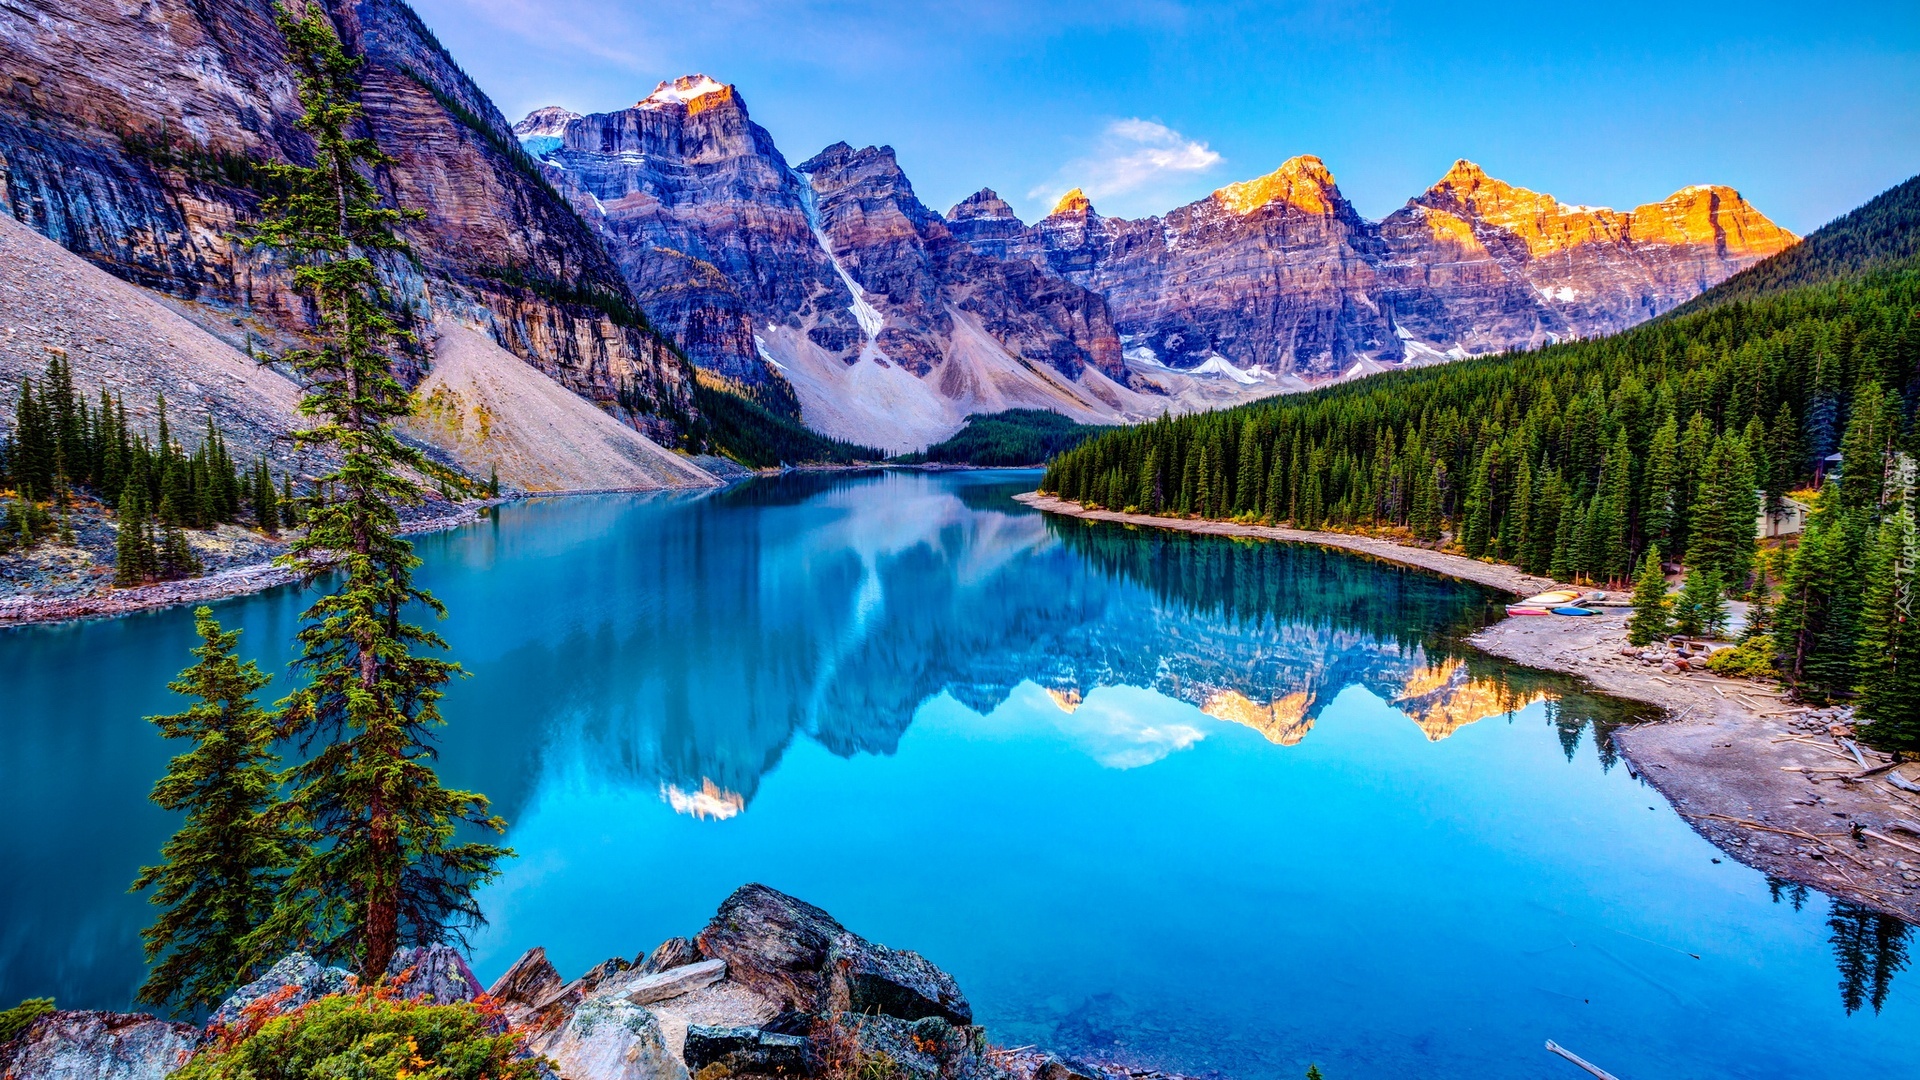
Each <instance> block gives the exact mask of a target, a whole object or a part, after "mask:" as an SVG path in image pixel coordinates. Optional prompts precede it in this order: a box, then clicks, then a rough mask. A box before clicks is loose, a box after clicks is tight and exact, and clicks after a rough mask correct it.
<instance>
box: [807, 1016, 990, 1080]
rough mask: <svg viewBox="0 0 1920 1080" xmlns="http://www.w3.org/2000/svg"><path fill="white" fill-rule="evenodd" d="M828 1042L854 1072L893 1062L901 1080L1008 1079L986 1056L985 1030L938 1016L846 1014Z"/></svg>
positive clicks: (836, 1019)
mask: <svg viewBox="0 0 1920 1080" xmlns="http://www.w3.org/2000/svg"><path fill="white" fill-rule="evenodd" d="M826 1039H827V1040H828V1041H831V1042H835V1043H837V1044H838V1052H839V1053H840V1054H842V1055H845V1056H846V1057H849V1058H851V1060H852V1061H853V1062H854V1063H855V1067H856V1068H858V1067H859V1066H860V1065H870V1064H871V1063H873V1062H876V1061H890V1062H892V1068H891V1069H890V1070H888V1071H890V1072H891V1073H892V1074H893V1075H894V1077H896V1078H897V1080H990V1078H991V1080H1004V1074H1003V1073H1002V1072H1001V1071H1000V1070H999V1069H997V1068H996V1067H995V1066H994V1064H993V1062H992V1061H990V1060H989V1059H988V1058H987V1056H986V1052H987V1036H986V1031H985V1029H983V1028H978V1027H974V1026H972V1025H965V1026H956V1025H953V1024H949V1023H947V1022H946V1021H945V1020H943V1019H941V1018H940V1017H938V1016H929V1017H925V1018H923V1019H920V1020H913V1021H907V1020H902V1019H900V1018H898V1017H893V1016H884V1015H876V1014H872V1013H867V1014H853V1013H841V1014H839V1015H837V1016H835V1017H833V1018H832V1021H831V1023H830V1024H829V1025H828V1028H827V1033H826Z"/></svg>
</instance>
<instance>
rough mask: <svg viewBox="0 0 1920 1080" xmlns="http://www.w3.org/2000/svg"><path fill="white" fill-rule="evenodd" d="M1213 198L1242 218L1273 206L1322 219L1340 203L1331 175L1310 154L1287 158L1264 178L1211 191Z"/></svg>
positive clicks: (1338, 193)
mask: <svg viewBox="0 0 1920 1080" xmlns="http://www.w3.org/2000/svg"><path fill="white" fill-rule="evenodd" d="M1213 198H1214V200H1215V201H1216V202H1218V203H1220V204H1221V205H1222V206H1225V207H1226V208H1227V209H1228V210H1231V211H1233V212H1234V213H1236V214H1239V215H1240V216H1242V217H1245V216H1246V215H1248V214H1251V213H1253V212H1254V211H1256V210H1258V209H1260V208H1261V207H1263V206H1268V205H1271V204H1273V203H1284V204H1286V205H1288V206H1291V207H1293V208H1294V209H1296V210H1300V211H1302V212H1304V213H1308V214H1316V215H1322V216H1325V215H1330V214H1333V213H1335V212H1336V211H1337V209H1338V207H1339V205H1340V202H1341V198H1340V189H1339V187H1338V186H1336V185H1335V184H1334V182H1333V173H1332V172H1330V171H1328V169H1327V166H1326V163H1325V162H1323V161H1321V160H1320V159H1319V158H1317V157H1314V156H1313V155H1312V154H1301V155H1298V156H1296V157H1290V158H1288V159H1287V160H1286V161H1284V162H1281V164H1280V167H1279V168H1277V169H1275V170H1273V171H1272V172H1270V173H1268V174H1267V175H1265V176H1261V177H1256V178H1255V179H1252V180H1243V181H1241V182H1240V183H1237V184H1228V185H1227V186H1226V187H1223V188H1221V189H1220V190H1218V191H1216V192H1214V193H1213Z"/></svg>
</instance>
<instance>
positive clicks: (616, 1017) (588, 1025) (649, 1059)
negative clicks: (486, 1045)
mask: <svg viewBox="0 0 1920 1080" xmlns="http://www.w3.org/2000/svg"><path fill="white" fill-rule="evenodd" d="M531 1049H532V1050H533V1051H534V1052H535V1053H538V1054H544V1055H546V1056H547V1057H549V1058H551V1059H553V1063H554V1065H555V1067H557V1068H558V1069H559V1072H560V1075H561V1076H563V1077H566V1078H567V1080H689V1077H688V1075H687V1066H686V1064H685V1063H684V1062H682V1061H681V1060H680V1059H679V1058H678V1057H675V1056H674V1054H673V1052H672V1051H670V1050H669V1049H668V1048H667V1044H666V1040H665V1038H664V1037H663V1036H662V1034H661V1030H660V1022H659V1020H658V1019H656V1018H655V1017H654V1015H653V1014H652V1013H651V1012H648V1011H647V1010H646V1009H644V1008H642V1007H641V1006H638V1005H635V1004H633V1003H632V1002H630V1001H627V1000H625V999H624V998H617V997H604V998H593V999H591V1000H588V1001H585V1002H582V1003H581V1005H580V1007H579V1008H577V1009H575V1010H574V1011H573V1015H572V1016H571V1017H569V1018H568V1020H567V1022H566V1025H565V1026H564V1027H562V1028H560V1029H559V1030H558V1031H556V1032H554V1033H553V1034H551V1035H549V1036H548V1037H546V1038H544V1039H540V1040H538V1041H537V1042H536V1043H535V1044H534V1045H533V1046H532V1047H531Z"/></svg>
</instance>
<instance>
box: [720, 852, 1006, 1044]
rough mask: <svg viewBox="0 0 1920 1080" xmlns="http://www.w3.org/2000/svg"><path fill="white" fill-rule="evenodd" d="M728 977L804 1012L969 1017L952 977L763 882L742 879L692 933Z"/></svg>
mask: <svg viewBox="0 0 1920 1080" xmlns="http://www.w3.org/2000/svg"><path fill="white" fill-rule="evenodd" d="M697 941H698V944H699V947H700V952H701V953H702V954H703V955H706V956H711V957H715V958H718V959H724V960H725V961H726V962H727V970H728V972H729V976H730V978H732V979H734V980H736V981H738V982H741V983H744V984H746V985H747V986H749V987H751V988H753V989H754V990H756V991H758V992H760V993H761V994H763V995H764V996H766V997H767V998H769V999H771V1000H774V1001H777V1002H782V1003H783V1004H784V1005H785V1006H786V1007H789V1008H794V1009H798V1010H800V1011H803V1012H814V1013H819V1012H835V1011H849V1010H851V1011H855V1012H872V1013H877V1014H880V1015H885V1016H892V1017H896V1018H898V1019H901V1020H907V1021H913V1020H919V1019H921V1018H923V1017H928V1016H936V1017H941V1018H943V1019H945V1020H948V1021H950V1022H952V1023H956V1024H967V1023H970V1022H971V1021H972V1019H973V1009H972V1006H970V1005H968V1004H967V1000H966V998H965V997H964V996H963V995H962V994H961V993H960V988H959V986H958V985H957V984H956V983H955V982H954V981H953V977H952V976H950V975H948V974H947V973H946V972H944V971H941V970H940V969H939V968H938V967H935V966H934V965H933V964H932V963H930V962H929V961H928V960H927V959H926V958H925V957H923V956H921V955H920V954H918V953H915V952H908V951H905V950H899V949H889V948H887V947H886V946H884V945H875V944H873V943H871V942H868V941H867V940H866V939H864V938H862V937H860V936H859V935H857V934H854V933H852V932H851V931H849V930H848V929H847V928H846V927H844V926H842V925H840V923H839V922H838V921H837V920H835V919H834V917H833V916H831V915H829V914H827V913H826V912H825V911H823V910H821V909H820V908H817V907H815V906H813V905H812V904H809V903H807V902H806V901H804V900H797V899H795V898H793V897H791V896H788V895H786V894H785V893H782V892H778V891H776V890H774V889H769V888H767V887H766V886H765V885H757V884H755V885H745V886H742V887H741V888H739V889H738V890H736V891H735V892H734V894H733V895H732V896H729V897H727V899H726V900H725V901H724V902H723V903H722V904H721V905H720V910H719V912H718V913H716V914H715V915H714V917H713V921H712V922H710V923H708V924H707V927H706V929H704V930H702V931H701V932H700V936H699V938H698V939H697Z"/></svg>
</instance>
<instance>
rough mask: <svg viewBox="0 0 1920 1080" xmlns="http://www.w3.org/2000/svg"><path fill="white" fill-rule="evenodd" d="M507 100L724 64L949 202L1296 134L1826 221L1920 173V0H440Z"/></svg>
mask: <svg viewBox="0 0 1920 1080" xmlns="http://www.w3.org/2000/svg"><path fill="white" fill-rule="evenodd" d="M413 3H414V6H415V7H416V8H417V9H418V11H419V12H420V14H421V16H422V17H423V18H425V20H426V21H427V23H428V25H430V26H431V27H432V28H433V30H434V32H435V33H436V34H437V35H438V36H439V37H440V39H441V41H442V42H443V43H444V44H445V45H446V46H447V47H448V48H449V49H450V50H451V51H452V52H453V54H454V56H455V58H456V59H458V60H459V61H460V63H461V65H462V66H464V67H465V68H466V69H467V71H468V72H469V73H470V74H472V75H473V77H474V78H475V79H477V80H478V81H479V83H480V85H481V86H482V87H483V88H484V89H485V90H486V91H487V92H488V93H490V94H491V95H492V96H493V98H494V100H495V101H496V102H497V103H498V104H499V106H500V108H501V109H502V111H504V112H505V113H507V115H508V116H509V118H514V119H517V118H518V117H519V116H521V115H523V114H524V113H525V112H527V111H528V110H530V109H532V108H534V107H536V106H539V105H546V104H557V105H564V106H566V107H568V108H571V109H575V110H577V111H580V112H597V111H607V110H611V109H616V108H622V107H625V106H627V105H630V104H632V103H633V102H634V101H636V100H638V99H639V98H641V97H644V96H645V95H646V94H647V93H648V92H649V91H650V90H651V89H652V88H653V86H654V84H655V83H656V82H658V81H659V80H661V79H664V78H670V77H672V76H675V75H679V74H687V73H691V72H695V71H701V72H705V73H707V74H709V75H712V76H713V77H715V78H717V79H720V80H722V81H725V82H731V83H734V84H735V85H737V86H738V87H739V88H740V92H741V94H742V95H743V96H744V97H745V99H746V101H747V105H748V108H749V109H750V111H751V112H752V114H753V116H754V119H756V120H757V121H759V122H760V123H761V124H762V125H764V126H765V127H767V128H768V129H769V130H770V131H772V133H773V135H774V138H775V140H776V141H777V142H778V144H779V145H780V148H781V150H782V152H783V153H785V154H786V155H787V157H788V160H789V161H792V162H796V163H797V162H799V161H802V160H804V159H805V158H807V157H808V156H810V155H812V154H813V153H814V152H815V151H817V150H818V149H820V148H821V147H823V146H825V145H827V144H829V143H831V142H834V141H836V140H841V139H844V140H846V141H847V142H850V143H853V144H854V145H856V146H860V145H865V144H869V143H884V144H888V145H891V146H893V147H894V148H895V150H897V151H898V153H899V157H900V162H901V164H902V166H903V167H904V168H905V169H906V171H907V175H908V176H909V177H910V178H911V179H912V181H913V183H914V187H915V190H916V191H917V192H918V193H919V195H920V197H921V199H922V201H924V202H926V203H927V204H928V205H929V206H932V207H933V208H934V209H936V210H941V211H944V210H946V209H947V207H949V206H951V205H952V204H953V203H954V202H956V201H958V200H959V199H961V198H963V197H965V196H966V195H968V194H970V193H971V192H973V191H975V190H977V189H979V188H980V187H982V186H991V187H993V188H994V189H995V190H997V191H999V192H1000V193H1001V194H1002V195H1003V196H1005V197H1006V198H1007V199H1008V201H1010V202H1012V203H1013V204H1014V207H1015V209H1017V210H1018V211H1019V212H1020V214H1021V216H1022V217H1024V218H1026V219H1027V220H1032V219H1034V218H1036V217H1038V216H1040V215H1042V214H1044V213H1045V212H1046V210H1047V209H1048V208H1049V207H1050V206H1051V203H1052V201H1053V199H1054V197H1056V196H1057V195H1058V194H1059V193H1060V192H1062V191H1064V190H1065V189H1066V188H1068V187H1072V186H1082V187H1085V188H1086V189H1087V190H1088V192H1089V193H1090V194H1091V195H1092V197H1093V200H1094V205H1095V207H1096V209H1098V210H1100V211H1101V212H1102V213H1105V214H1109V215H1120V216H1129V217H1131V216H1139V215H1143V214H1150V213H1159V212H1163V211H1165V210H1167V209H1170V208H1172V207H1174V206H1178V205H1180V204H1181V203H1184V202H1188V201H1191V200H1193V199H1196V198H1199V197H1200V196H1202V195H1205V194H1206V193H1207V192H1209V191H1211V190H1213V189H1214V188H1216V187H1219V186H1221V185H1222V184H1225V183H1228V182H1231V181H1234V180H1243V179H1247V178H1249V177H1253V176H1258V175H1260V174H1262V173H1266V172H1269V171H1271V170H1272V169H1273V168H1274V167H1276V166H1277V165H1279V163H1280V162H1281V161H1283V160H1285V159H1286V158H1288V157H1290V156H1292V155H1294V154H1316V155H1318V156H1319V157H1321V158H1322V159H1324V160H1325V161H1326V163H1327V165H1328V167H1329V168H1331V169H1332V170H1333V173H1334V176H1335V177H1336V179H1337V180H1338V181H1339V183H1340V188H1341V190H1342V191H1343V192H1344V193H1345V194H1346V196H1347V197H1348V198H1349V199H1350V200H1352V201H1353V203H1354V204H1355V205H1356V206H1357V207H1358V208H1359V209H1360V211H1361V212H1362V213H1363V214H1365V215H1367V216H1368V217H1373V218H1378V217H1381V216H1384V215H1385V214H1387V213H1390V212H1391V211H1392V210H1394V209H1395V208H1397V207H1398V206H1399V205H1400V204H1401V203H1403V202H1405V201H1406V199H1408V198H1410V197H1411V196H1413V195H1415V194H1418V193H1419V192H1420V191H1422V190H1424V189H1425V188H1426V187H1427V186H1428V185H1429V184H1431V183H1432V182H1433V181H1434V180H1435V179H1437V178H1438V177H1439V176H1440V175H1441V173H1443V172H1444V171H1446V168H1447V166H1448V165H1449V164H1451V163H1452V161H1453V160H1454V159H1455V158H1458V157H1466V158H1471V159H1473V160H1475V161H1477V162H1479V163H1480V164H1481V165H1483V166H1484V167H1485V168H1486V169H1487V171H1488V172H1490V173H1491V174H1493V175H1494V176H1497V177H1500V178H1502V179H1504V180H1507V181H1509V182H1511V183H1515V184H1519V185H1522V186H1525V187H1530V188H1533V189H1535V190H1537V191H1546V192H1551V193H1552V194H1554V195H1556V196H1558V197H1559V198H1560V199H1561V200H1562V201H1565V202H1571V203H1589V204H1596V205H1609V206H1616V207H1620V208H1623V209H1624V208H1628V207H1631V206H1634V205H1637V204H1640V203H1643V202H1651V201H1654V200H1657V199H1659V198H1662V197H1664V196H1665V195H1667V194H1669V193H1670V192H1672V191H1674V190H1676V189H1678V188H1681V187H1684V186H1686V185H1687V184H1693V183H1720V184H1729V185H1732V186H1733V187H1736V188H1739V189H1740V190H1741V192H1742V193H1744V194H1745V195H1746V196H1747V197H1748V198H1749V199H1750V200H1752V201H1753V203H1754V204H1755V205H1757V206H1758V207H1759V208H1760V209H1761V210H1762V211H1763V212H1765V213H1766V214H1768V215H1769V216H1770V217H1772V218H1774V220H1776V221H1778V222H1779V223H1780V224H1782V225H1785V226H1787V227H1788V228H1791V229H1794V230H1796V231H1799V232H1806V231H1808V230H1811V229H1813V228H1815V227H1817V226H1818V225H1820V224H1821V223H1823V222H1825V221H1827V220H1829V219H1831V218H1833V217H1835V216H1837V215H1838V214H1841V213H1844V212H1845V211H1846V210H1848V209H1850V208H1852V207H1853V206H1856V205H1858V204H1859V203H1861V202H1863V201H1865V200H1866V199H1868V198H1870V197H1872V196H1873V195H1874V194H1876V193H1878V192H1880V191H1882V190H1884V189H1886V188H1888V187H1890V186H1892V185H1893V184H1895V183H1898V182H1899V181H1901V180H1903V179H1906V178H1907V177H1908V176H1911V175H1913V174H1915V173H1920V3H1914V2H1913V0H1907V2H1905V3H1891V4H1877V3H1858V4H1848V3H1844V2H1842V3H1824V4H1804V3H1803V4H1772V3H1744V4H1738V5H1734V4H1715V3H1675V2H1672V0H1668V2H1665V3H1618V4H1612V5H1604V6H1602V5H1581V4H1577V3H1559V4H1543V3H1531V4H1512V3H1504V2H1500V0H1480V2H1477V3H1473V4H1449V3H1433V2H1426V3H1402V2H1395V0H1375V2H1361V3H1353V4H1329V3H1269V4H1236V3H1211V4H1201V3H1183V2H1178V0H973V2H968V3H947V2H938V3H927V4H912V3H904V2H891V3H890V2H885V0H830V2H809V0H792V2H788V3H774V2H767V0H700V2H697V3H676V2H672V0H665V2H646V3H637V2H633V0H413Z"/></svg>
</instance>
